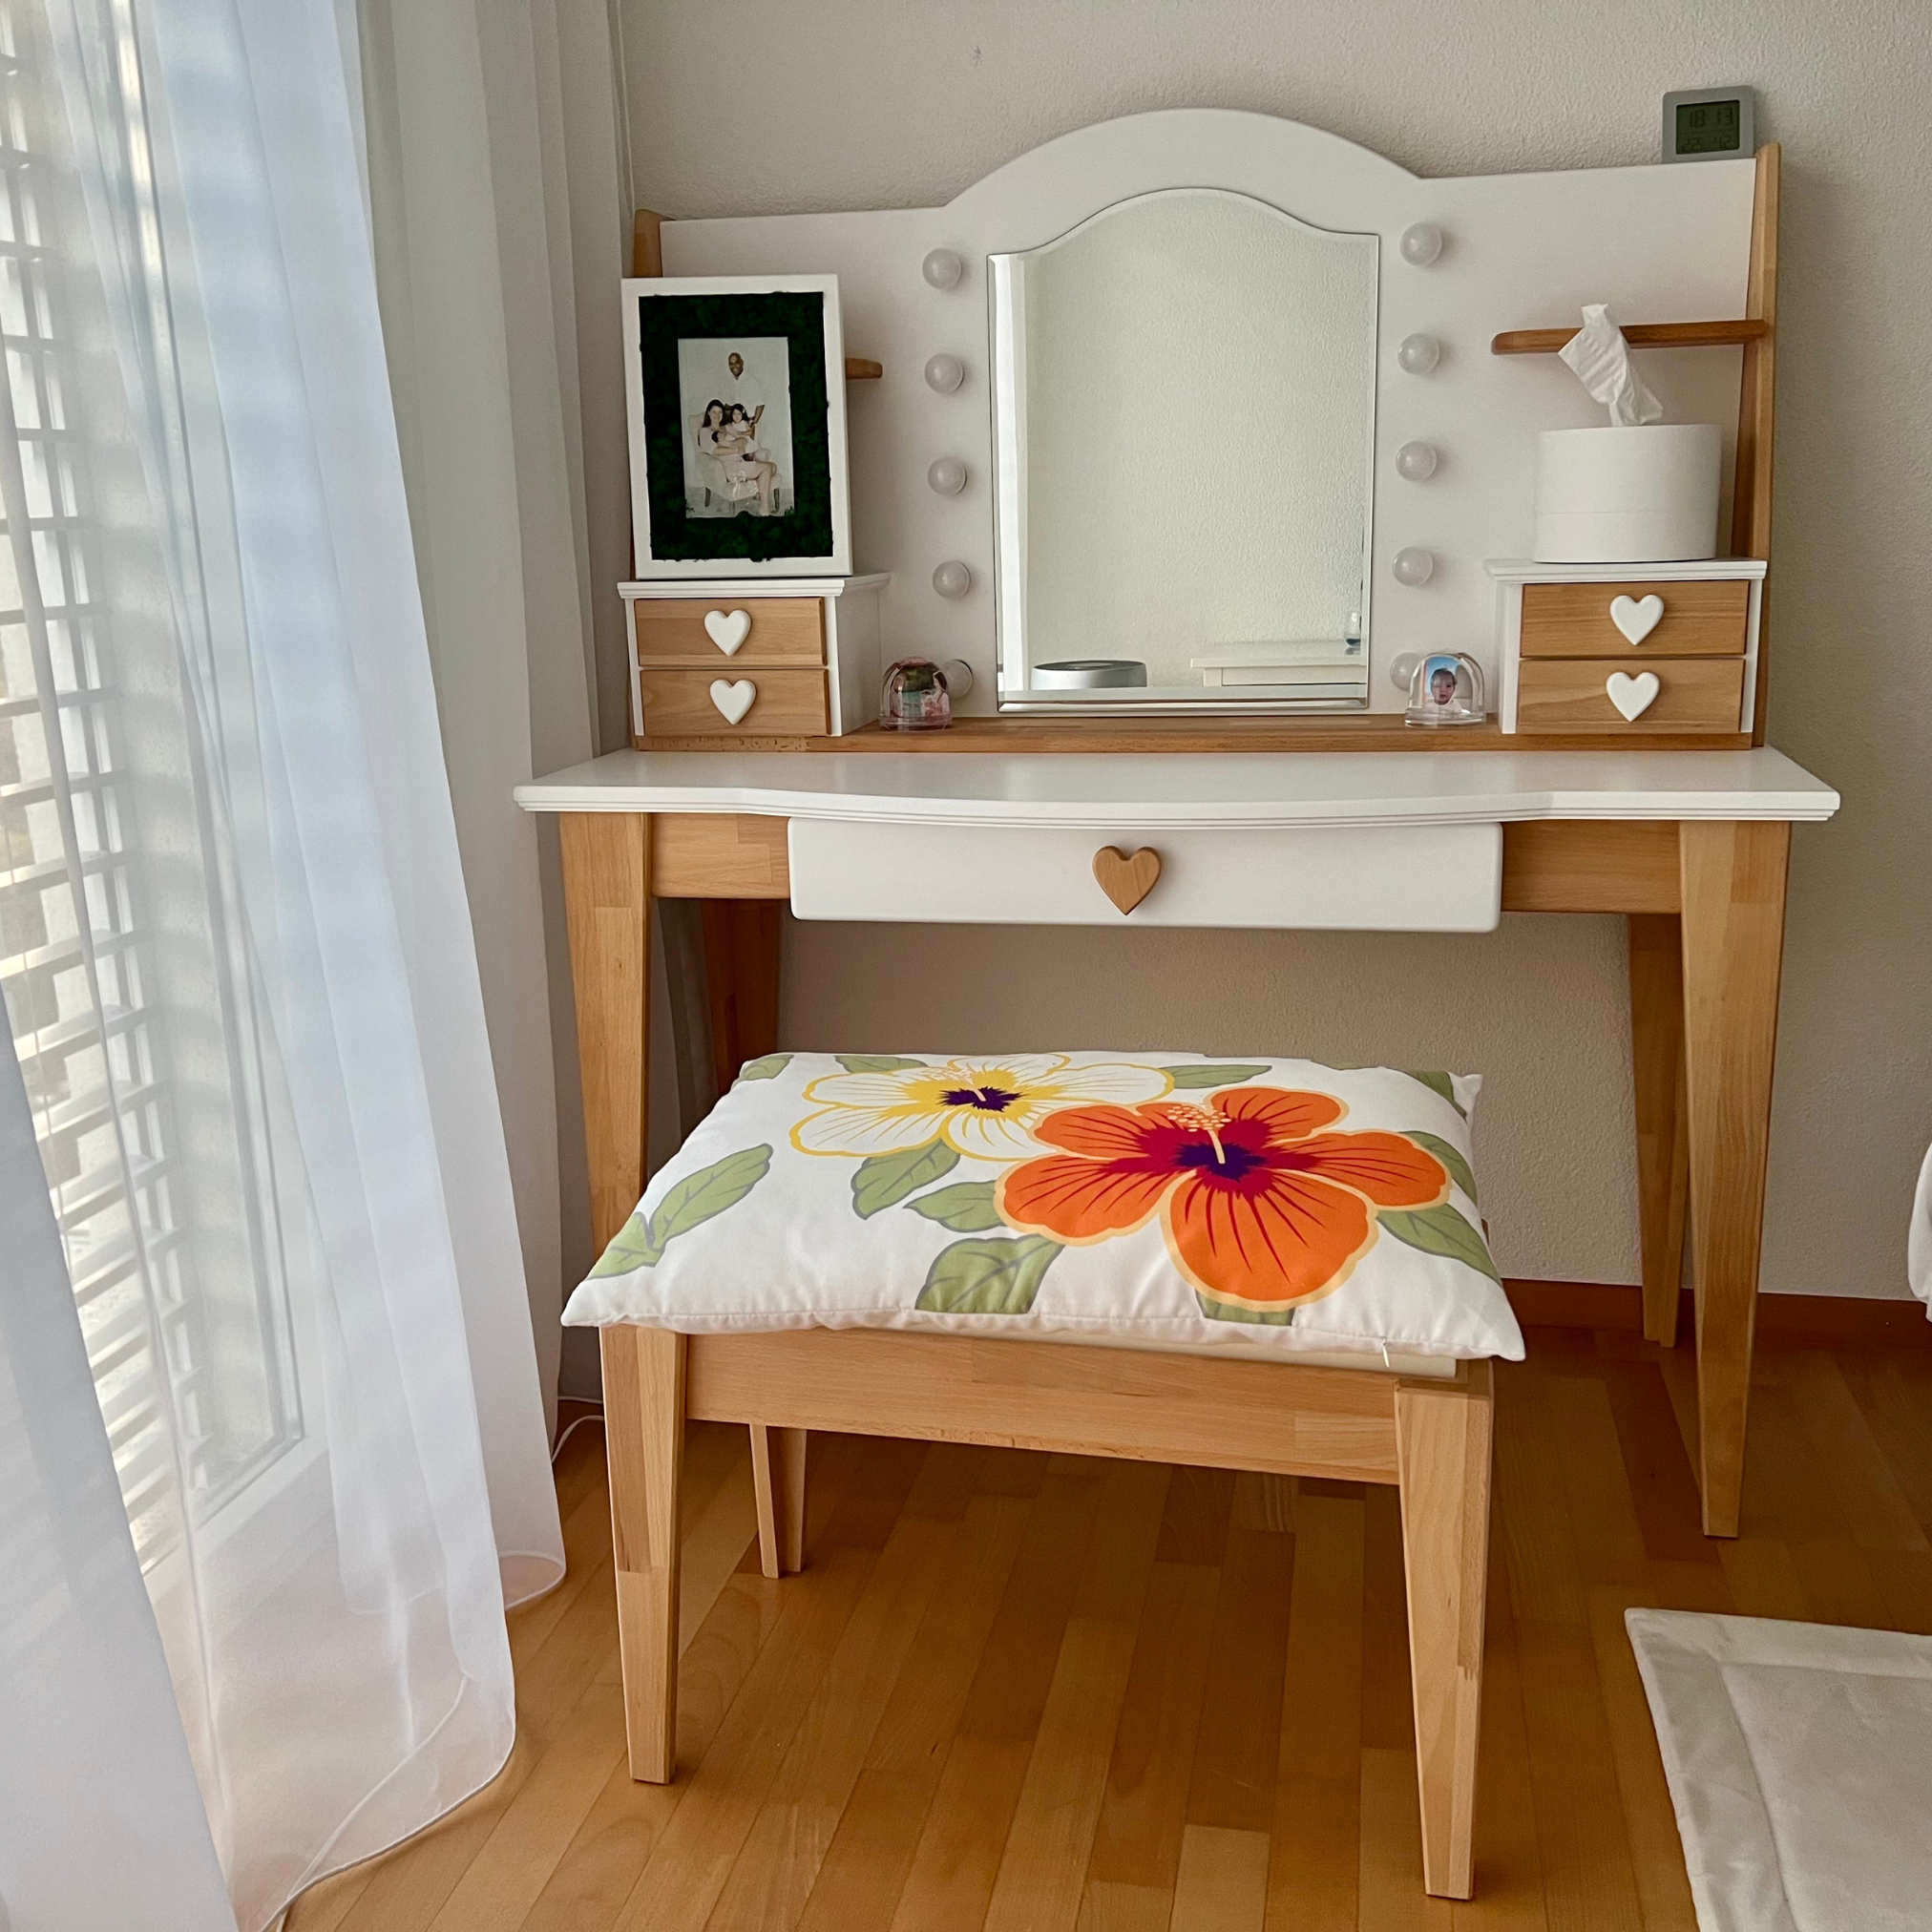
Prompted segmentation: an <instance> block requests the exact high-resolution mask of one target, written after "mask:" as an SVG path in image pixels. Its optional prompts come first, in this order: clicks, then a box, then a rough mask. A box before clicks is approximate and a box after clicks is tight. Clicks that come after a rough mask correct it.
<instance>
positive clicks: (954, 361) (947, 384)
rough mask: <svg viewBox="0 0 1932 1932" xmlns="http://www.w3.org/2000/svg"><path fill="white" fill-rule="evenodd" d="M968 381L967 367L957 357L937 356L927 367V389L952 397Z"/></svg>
mask: <svg viewBox="0 0 1932 1932" xmlns="http://www.w3.org/2000/svg"><path fill="white" fill-rule="evenodd" d="M965 380H966V365H965V364H964V363H962V362H961V361H960V360H959V358H958V357H957V356H956V355H935V356H934V357H933V358H932V360H931V361H930V362H928V363H927V365H926V387H927V388H928V389H936V390H937V391H938V393H939V394H940V395H942V396H950V395H951V394H952V393H953V391H954V390H955V389H957V388H958V387H959V385H960V384H961V383H963V382H964V381H965Z"/></svg>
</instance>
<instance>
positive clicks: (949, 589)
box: [933, 557, 973, 603]
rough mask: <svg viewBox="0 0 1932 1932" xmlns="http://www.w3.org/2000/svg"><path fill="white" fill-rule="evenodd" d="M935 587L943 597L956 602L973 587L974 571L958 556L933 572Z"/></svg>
mask: <svg viewBox="0 0 1932 1932" xmlns="http://www.w3.org/2000/svg"><path fill="white" fill-rule="evenodd" d="M933 588H934V589H935V591H937V592H938V593H939V595H940V596H941V597H943V598H946V599H950V600H951V601H953V602H955V603H956V602H958V600H959V599H961V598H962V597H964V596H965V595H966V593H967V592H968V591H969V590H971V589H972V588H973V573H972V572H971V571H970V570H968V569H967V567H966V566H965V565H964V564H963V563H961V562H960V561H959V560H958V558H957V557H955V558H953V559H952V560H951V561H950V562H947V563H942V564H941V565H940V566H939V568H938V569H937V570H935V572H934V573H933Z"/></svg>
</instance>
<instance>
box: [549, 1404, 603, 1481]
mask: <svg viewBox="0 0 1932 1932" xmlns="http://www.w3.org/2000/svg"><path fill="white" fill-rule="evenodd" d="M569 1399H570V1400H572V1401H581V1400H583V1399H584V1398H583V1397H578V1396H573V1397H570V1398H569ZM603 1418H604V1416H603V1404H602V1403H601V1402H597V1403H593V1404H592V1406H591V1413H590V1414H589V1415H588V1416H579V1417H578V1418H577V1420H576V1421H575V1422H573V1423H571V1424H570V1426H569V1427H568V1428H566V1429H565V1430H564V1431H563V1432H562V1434H561V1435H559V1436H558V1437H557V1446H556V1447H555V1448H554V1449H553V1450H552V1451H551V1452H550V1466H551V1467H552V1468H553V1469H554V1468H556V1467H557V1458H558V1457H559V1456H561V1455H562V1454H563V1445H564V1444H565V1443H566V1442H568V1441H569V1440H570V1439H571V1438H572V1437H573V1436H575V1435H576V1434H577V1432H578V1430H579V1429H581V1428H582V1427H583V1425H584V1424H585V1423H586V1422H601V1421H602V1420H603Z"/></svg>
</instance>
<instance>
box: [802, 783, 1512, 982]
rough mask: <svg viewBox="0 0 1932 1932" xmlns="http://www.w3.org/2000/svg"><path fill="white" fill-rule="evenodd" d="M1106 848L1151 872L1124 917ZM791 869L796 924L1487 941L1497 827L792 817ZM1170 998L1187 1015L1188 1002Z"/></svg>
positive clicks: (1492, 921)
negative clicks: (1089, 825) (958, 822)
mask: <svg viewBox="0 0 1932 1932" xmlns="http://www.w3.org/2000/svg"><path fill="white" fill-rule="evenodd" d="M1108 846H1111V847H1113V848H1115V850H1116V851H1119V852H1122V853H1125V854H1128V855H1129V856H1131V855H1132V854H1134V853H1135V852H1136V851H1137V850H1141V849H1146V850H1150V851H1153V852H1154V853H1155V854H1156V856H1157V858H1158V861H1159V866H1158V875H1157V876H1156V877H1155V878H1154V880H1153V882H1152V885H1151V887H1150V888H1149V890H1148V891H1147V893H1146V896H1145V898H1143V899H1142V900H1141V901H1140V902H1139V904H1138V905H1135V906H1134V907H1133V908H1132V910H1131V911H1129V912H1126V913H1123V912H1121V911H1120V909H1119V908H1118V906H1117V905H1116V904H1115V903H1114V901H1113V900H1112V899H1110V898H1109V897H1108V896H1107V893H1106V892H1105V891H1104V890H1103V887H1102V885H1101V882H1100V880H1099V879H1098V878H1097V877H1096V875H1095V870H1094V862H1095V855H1096V854H1097V853H1098V852H1100V851H1102V850H1103V848H1105V847H1108ZM790 862H791V910H792V911H793V913H795V914H797V915H798V916H799V917H800V918H801V919H879V920H891V921H894V922H898V923H906V922H911V923H914V924H933V925H991V926H1261V927H1268V928H1272V929H1274V930H1277V931H1285V930H1290V929H1296V928H1300V929H1307V930H1321V929H1327V930H1332V931H1341V932H1385V933H1487V932H1489V931H1491V930H1493V929H1494V927H1495V925H1496V922H1497V918H1498V914H1499V912H1500V910H1501V907H1502V827H1501V826H1500V825H1426V826H1320V827H1300V826H1296V827H1287V828H1282V829H1280V830H1249V829H1245V828H1243V829H1237V830H1226V831H1222V830H1213V829H1211V828H1200V829H1189V830H1183V831H1159V832H1147V833H1136V832H1134V831H1131V830H1120V831H1111V830H1085V829H1076V828H1071V827H1068V828H1060V827H1052V828H1043V827H1031V826H1018V827H1004V826H946V825H937V826H935V825H886V824H875V823H872V822H871V821H857V822H853V821H845V820H827V819H805V818H794V819H793V820H792V821H791V830H790ZM1175 997H1176V998H1177V999H1179V1000H1181V1001H1182V1002H1183V1003H1184V1004H1185V1001H1186V998H1187V990H1186V988H1184V987H1177V988H1176V989H1175Z"/></svg>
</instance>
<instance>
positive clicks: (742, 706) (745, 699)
mask: <svg viewBox="0 0 1932 1932" xmlns="http://www.w3.org/2000/svg"><path fill="white" fill-rule="evenodd" d="M1656 682H1657V681H1656V679H1655V678H1652V679H1651V680H1650V683H1652V684H1653V685H1654V684H1655V683H1656ZM757 695H758V686H757V685H756V684H754V683H752V682H751V680H750V679H749V678H740V679H738V680H737V681H736V682H735V683H728V684H727V683H725V680H724V679H723V678H713V679H712V681H711V702H712V704H715V705H717V707H718V715H719V716H720V717H721V718H723V719H724V721H725V724H727V725H735V724H737V723H738V721H739V720H740V719H741V718H742V717H744V715H745V714H746V712H747V711H748V710H750V708H751V701H752V699H754V698H755V697H757Z"/></svg>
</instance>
